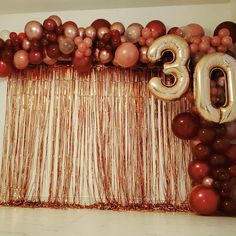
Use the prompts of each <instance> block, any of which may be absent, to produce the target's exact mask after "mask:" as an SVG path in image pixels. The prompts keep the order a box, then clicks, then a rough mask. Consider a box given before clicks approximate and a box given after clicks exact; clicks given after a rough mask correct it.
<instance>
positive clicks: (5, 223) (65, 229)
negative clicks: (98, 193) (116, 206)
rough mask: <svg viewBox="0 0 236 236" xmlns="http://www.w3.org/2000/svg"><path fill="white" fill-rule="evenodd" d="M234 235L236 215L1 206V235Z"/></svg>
mask: <svg viewBox="0 0 236 236" xmlns="http://www.w3.org/2000/svg"><path fill="white" fill-rule="evenodd" d="M14 235H15V236H31V235H32V236H39V235H40V236H41V235H42V236H69V235H76V236H90V235H91V236H126V235H127V236H170V235H174V236H177V235H181V236H185V235H188V236H189V235H190V236H195V235H196V236H217V235H219V236H230V235H236V218H227V217H201V216H195V215H192V214H186V213H156V212H113V211H101V210H73V209H70V210H53V209H22V208H5V207H3V208H0V236H14Z"/></svg>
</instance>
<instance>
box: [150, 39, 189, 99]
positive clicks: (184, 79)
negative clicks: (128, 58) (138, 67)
mask: <svg viewBox="0 0 236 236" xmlns="http://www.w3.org/2000/svg"><path fill="white" fill-rule="evenodd" d="M166 51H170V52H172V54H173V56H174V59H173V61H172V62H170V63H169V62H168V63H166V64H164V69H163V72H164V74H167V75H172V76H173V77H174V78H175V82H174V84H173V85H172V86H166V85H165V84H163V83H162V81H161V78H160V77H153V78H152V79H151V80H150V81H149V89H150V91H151V93H152V94H153V95H154V96H156V97H158V98H160V99H162V100H167V101H172V100H177V99H179V98H180V97H181V96H183V94H185V93H186V92H187V90H188V88H189V84H190V79H189V72H188V68H187V64H188V61H189V46H188V44H187V42H186V41H185V40H184V39H183V38H181V37H179V36H176V35H165V36H162V37H160V38H158V39H156V40H155V41H154V42H153V44H152V45H151V46H150V47H149V49H148V58H149V60H150V61H151V62H156V61H158V60H160V59H161V58H162V55H163V53H164V52H166Z"/></svg>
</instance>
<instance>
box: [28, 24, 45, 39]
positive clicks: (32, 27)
mask: <svg viewBox="0 0 236 236" xmlns="http://www.w3.org/2000/svg"><path fill="white" fill-rule="evenodd" d="M25 34H26V36H27V37H28V39H29V40H32V39H41V38H42V36H43V26H42V25H41V24H40V23H39V22H38V21H30V22H28V23H27V24H26V25H25Z"/></svg>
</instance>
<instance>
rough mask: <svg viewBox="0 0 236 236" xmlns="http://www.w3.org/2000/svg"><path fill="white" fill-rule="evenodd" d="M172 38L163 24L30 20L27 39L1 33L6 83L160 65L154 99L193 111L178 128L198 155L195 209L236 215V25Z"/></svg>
mask: <svg viewBox="0 0 236 236" xmlns="http://www.w3.org/2000/svg"><path fill="white" fill-rule="evenodd" d="M166 32H167V30H166V26H165V25H164V24H163V23H162V22H161V21H158V20H153V21H151V22H149V23H148V24H147V25H146V26H145V27H143V26H142V25H141V24H139V23H133V24H131V25H129V26H128V27H127V28H126V29H125V27H124V25H123V24H122V23H120V22H115V23H113V24H110V23H109V22H108V21H106V20H104V19H98V20H95V21H94V22H93V23H92V24H91V25H90V26H88V27H87V28H83V27H78V26H77V24H76V23H75V22H73V21H67V22H65V23H62V21H61V19H60V17H58V16H55V15H53V16H50V17H49V18H47V19H45V20H44V22H43V24H41V23H40V22H38V21H30V22H28V23H27V24H26V25H25V28H24V32H23V33H19V34H17V33H15V32H11V33H10V32H8V31H7V30H3V31H1V32H0V38H1V39H0V77H7V76H9V75H10V74H11V72H12V70H14V69H16V70H23V69H26V68H27V67H29V66H31V67H32V66H37V65H41V64H46V65H48V66H52V65H55V64H56V63H60V62H63V63H64V62H66V63H69V64H72V65H73V66H74V68H75V69H77V70H78V71H79V72H81V73H83V72H89V71H90V70H91V68H92V66H94V65H113V66H120V67H124V68H135V67H142V66H147V67H154V66H156V65H157V63H156V62H157V61H161V63H160V64H161V66H162V65H163V64H164V66H163V73H164V75H163V74H161V75H160V76H159V77H154V78H152V79H151V80H150V82H149V88H150V91H151V93H153V94H154V95H155V96H157V97H158V98H160V99H164V100H169V101H171V100H176V99H179V98H180V97H182V96H186V97H187V99H188V100H189V101H190V102H192V104H193V109H192V112H191V113H190V112H184V113H181V114H178V115H177V116H176V117H175V118H174V119H173V122H172V131H173V133H174V134H175V135H176V136H177V137H179V138H180V139H184V140H191V141H190V142H191V146H192V150H193V154H194V160H193V161H191V162H190V163H189V168H188V173H189V176H190V178H191V180H192V185H193V189H192V191H191V193H190V196H189V203H190V207H191V208H192V210H193V211H195V212H196V213H198V214H200V215H214V214H224V215H236V144H235V143H234V140H235V139H236V120H235V119H236V109H235V103H236V98H235V96H236V61H235V59H234V58H235V57H236V55H235V52H234V50H235V49H234V47H235V42H236V24H235V23H234V22H229V21H228V22H223V23H222V24H220V25H219V26H217V27H216V29H215V31H214V36H213V37H210V36H206V35H205V32H204V29H203V28H202V27H201V26H200V25H198V24H195V23H194V24H189V25H187V26H184V27H173V28H171V29H170V30H169V31H168V32H167V34H168V35H166ZM189 72H190V73H189ZM193 73H194V76H192V75H193ZM193 77H194V78H193ZM168 81H169V84H168ZM173 81H174V82H173ZM193 90H194V91H193ZM199 113H200V116H199ZM220 123H221V124H220Z"/></svg>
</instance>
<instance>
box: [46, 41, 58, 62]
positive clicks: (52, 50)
mask: <svg viewBox="0 0 236 236" xmlns="http://www.w3.org/2000/svg"><path fill="white" fill-rule="evenodd" d="M47 55H48V56H49V57H50V58H52V59H57V58H59V57H60V55H61V52H60V49H59V46H58V44H57V43H54V44H50V45H49V46H48V48H47Z"/></svg>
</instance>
